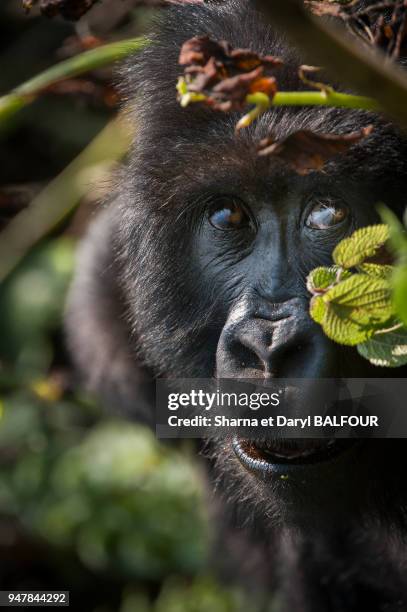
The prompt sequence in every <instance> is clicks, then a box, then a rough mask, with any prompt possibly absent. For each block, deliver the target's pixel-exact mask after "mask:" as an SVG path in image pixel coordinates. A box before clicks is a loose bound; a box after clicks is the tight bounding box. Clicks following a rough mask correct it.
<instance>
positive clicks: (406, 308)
mask: <svg viewBox="0 0 407 612" xmlns="http://www.w3.org/2000/svg"><path fill="white" fill-rule="evenodd" d="M392 281H393V302H394V307H395V309H396V312H397V315H398V316H399V317H400V319H401V320H402V321H403V323H404V324H405V325H407V265H400V266H397V267H396V268H395V270H394V274H393V278H392Z"/></svg>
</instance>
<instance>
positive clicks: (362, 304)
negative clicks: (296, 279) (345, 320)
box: [323, 274, 393, 321]
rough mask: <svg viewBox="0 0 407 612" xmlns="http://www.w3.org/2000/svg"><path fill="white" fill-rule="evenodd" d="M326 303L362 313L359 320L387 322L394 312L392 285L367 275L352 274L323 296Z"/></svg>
mask: <svg viewBox="0 0 407 612" xmlns="http://www.w3.org/2000/svg"><path fill="white" fill-rule="evenodd" d="M323 300H324V302H325V303H331V304H332V305H337V306H341V307H345V308H346V309H349V311H350V314H351V312H353V311H355V312H356V311H361V312H360V314H358V315H357V316H358V318H359V319H360V321H362V319H361V317H363V321H365V314H366V315H367V321H369V320H370V318H374V319H375V320H381V321H386V320H387V319H388V318H389V317H390V316H391V314H392V312H393V306H392V303H391V288H390V283H389V282H388V281H387V280H385V279H382V278H373V277H371V276H368V275H367V274H352V276H350V277H349V278H347V279H345V280H344V281H341V282H340V283H338V284H337V285H335V286H334V287H332V288H331V289H329V290H328V291H327V292H326V293H325V294H324V296H323Z"/></svg>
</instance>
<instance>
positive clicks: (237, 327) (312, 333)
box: [216, 298, 333, 378]
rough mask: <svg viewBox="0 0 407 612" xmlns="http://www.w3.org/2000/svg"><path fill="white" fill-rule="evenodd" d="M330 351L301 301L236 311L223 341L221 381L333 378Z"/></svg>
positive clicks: (219, 357) (219, 355) (219, 363)
mask: <svg viewBox="0 0 407 612" xmlns="http://www.w3.org/2000/svg"><path fill="white" fill-rule="evenodd" d="M332 360H333V356H332V346H331V343H330V342H329V340H328V339H327V338H326V337H325V336H324V335H323V333H322V332H321V331H320V329H319V327H318V326H317V325H316V324H315V323H314V322H313V321H312V320H311V318H310V317H309V314H308V312H307V307H306V305H305V304H304V303H303V302H302V300H300V299H299V298H294V299H292V300H289V301H287V302H284V303H280V304H267V303H263V304H260V305H256V307H255V308H247V306H246V307H242V306H239V307H237V308H235V309H233V310H232V312H231V314H230V316H229V318H228V320H227V322H226V324H225V326H224V328H223V331H222V334H221V337H220V339H219V344H218V349H217V356H216V365H217V377H218V378H259V377H261V378H274V377H280V378H304V377H307V378H308V377H309V378H321V377H324V376H329V375H330V374H329V373H330V372H331V371H332V370H331V365H332Z"/></svg>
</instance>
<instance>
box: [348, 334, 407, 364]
mask: <svg viewBox="0 0 407 612" xmlns="http://www.w3.org/2000/svg"><path fill="white" fill-rule="evenodd" d="M358 352H359V354H360V355H362V357H364V358H365V359H368V360H369V361H370V363H372V364H373V365H376V366H381V367H385V368H397V367H399V366H402V365H406V364H407V329H406V328H402V329H398V330H395V331H392V332H389V333H387V334H382V333H381V334H375V335H374V336H373V337H372V338H370V339H369V340H368V341H367V342H363V344H359V345H358Z"/></svg>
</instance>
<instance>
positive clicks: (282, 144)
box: [258, 125, 373, 175]
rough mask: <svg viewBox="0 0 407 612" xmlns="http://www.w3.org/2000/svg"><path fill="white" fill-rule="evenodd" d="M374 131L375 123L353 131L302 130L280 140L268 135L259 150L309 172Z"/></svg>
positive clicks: (297, 169)
mask: <svg viewBox="0 0 407 612" xmlns="http://www.w3.org/2000/svg"><path fill="white" fill-rule="evenodd" d="M372 130H373V126H371V125H370V126H367V127H364V128H362V129H361V130H360V131H358V132H352V133H350V134H317V133H315V132H311V131H310V130H299V131H298V132H294V133H292V134H290V135H289V136H287V138H285V139H283V140H280V141H277V142H274V141H273V139H272V138H265V139H264V140H262V141H261V142H260V143H259V149H258V153H259V155H261V156H264V157H265V156H269V155H273V156H275V157H278V158H279V159H281V160H282V161H284V162H286V163H287V164H289V165H290V166H291V167H292V168H293V169H294V170H295V171H296V172H297V173H298V174H300V175H306V174H309V173H310V172H312V171H313V170H321V169H322V168H323V166H324V165H325V163H326V162H327V161H328V160H329V159H331V158H332V157H335V156H336V155H338V154H339V153H345V152H346V151H347V150H348V149H349V148H350V147H351V146H352V145H354V144H356V143H357V142H359V141H360V140H362V139H363V138H366V137H367V136H368V135H369V134H370V133H371V132H372Z"/></svg>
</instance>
